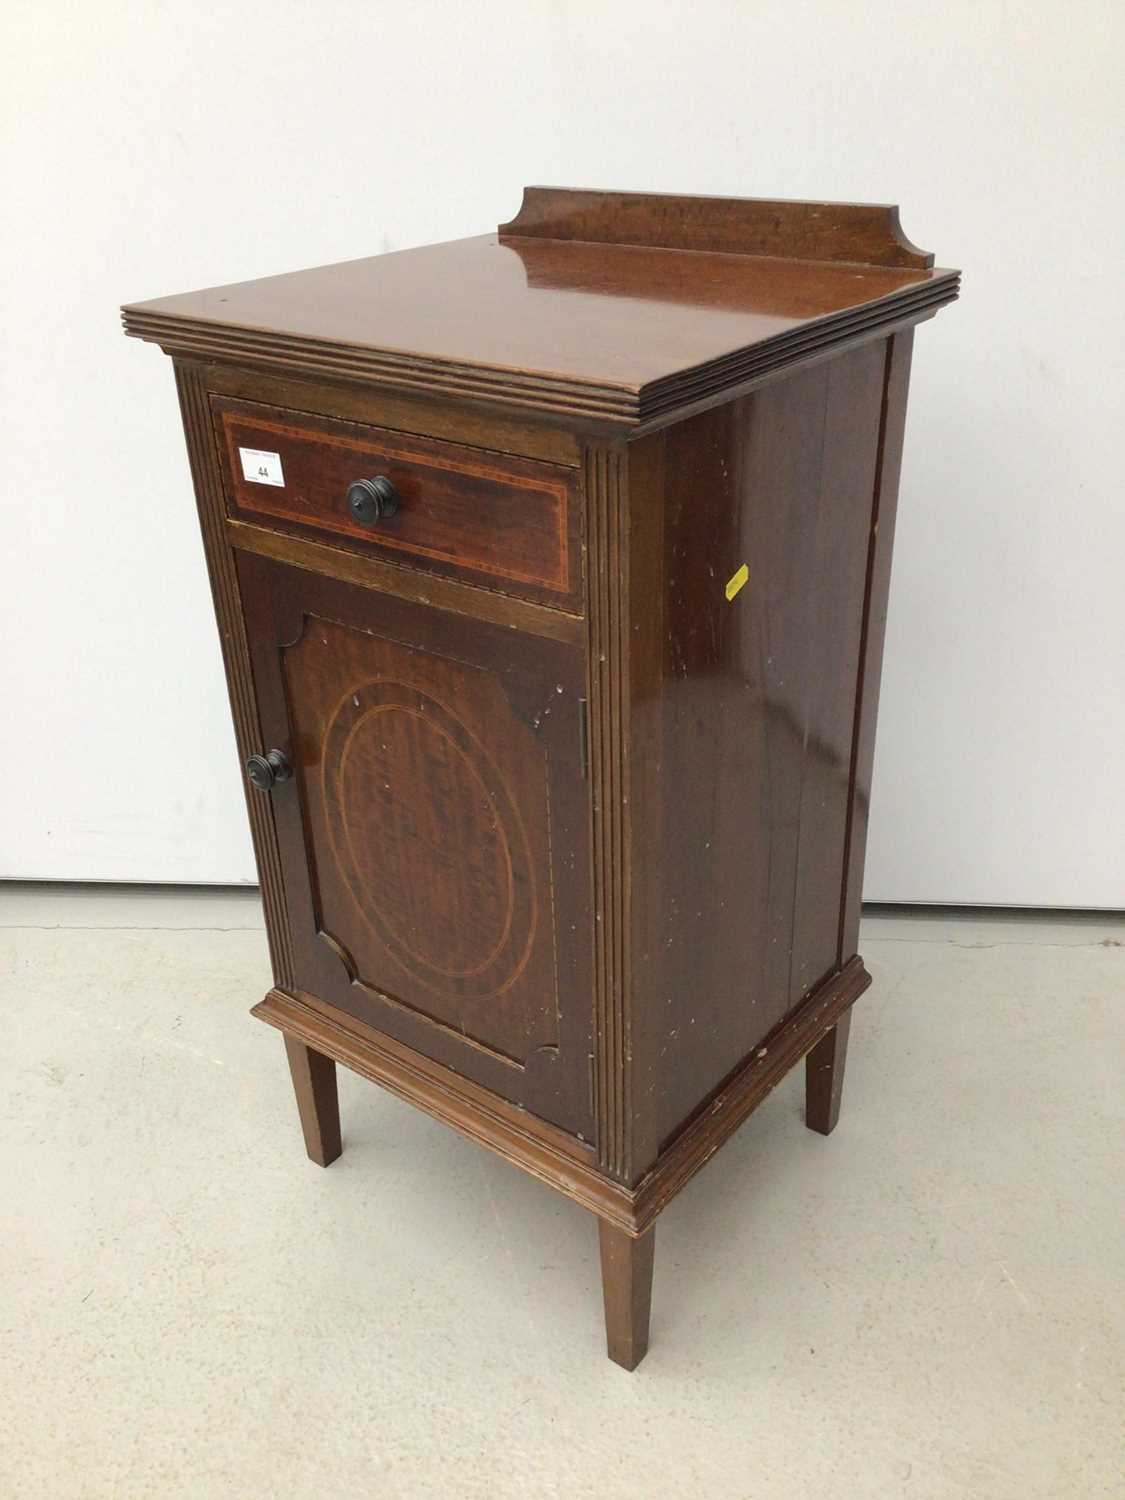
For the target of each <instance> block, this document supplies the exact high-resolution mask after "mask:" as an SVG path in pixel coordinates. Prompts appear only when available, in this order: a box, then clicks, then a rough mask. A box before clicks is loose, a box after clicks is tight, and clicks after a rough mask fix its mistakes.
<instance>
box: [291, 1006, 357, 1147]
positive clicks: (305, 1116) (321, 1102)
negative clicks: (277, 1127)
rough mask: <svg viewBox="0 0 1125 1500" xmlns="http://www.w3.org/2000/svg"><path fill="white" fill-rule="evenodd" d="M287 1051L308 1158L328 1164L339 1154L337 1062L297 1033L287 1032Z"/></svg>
mask: <svg viewBox="0 0 1125 1500" xmlns="http://www.w3.org/2000/svg"><path fill="white" fill-rule="evenodd" d="M284 1035H285V1054H286V1056H287V1057H288V1059H289V1071H290V1073H291V1074H292V1075H293V1092H294V1093H295V1094H296V1096H297V1111H298V1113H299V1114H300V1116H301V1129H302V1130H303V1131H304V1133H305V1149H306V1150H307V1151H308V1153H309V1160H310V1161H315V1162H316V1164H317V1166H320V1167H327V1166H328V1165H329V1164H330V1163H331V1162H334V1161H335V1160H336V1158H337V1157H338V1156H339V1154H340V1152H341V1150H342V1149H343V1147H342V1146H341V1144H340V1101H339V1098H338V1096H337V1093H336V1064H335V1063H334V1062H333V1061H332V1059H331V1058H330V1057H325V1056H324V1054H323V1053H321V1052H314V1051H313V1049H312V1048H311V1047H306V1046H305V1044H304V1042H301V1041H298V1040H297V1038H296V1037H295V1036H290V1035H289V1033H288V1032H286V1033H285V1034H284Z"/></svg>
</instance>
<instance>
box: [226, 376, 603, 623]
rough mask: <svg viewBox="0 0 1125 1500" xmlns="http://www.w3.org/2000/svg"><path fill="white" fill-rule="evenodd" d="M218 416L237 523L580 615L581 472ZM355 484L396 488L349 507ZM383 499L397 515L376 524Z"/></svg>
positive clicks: (328, 427) (361, 431)
mask: <svg viewBox="0 0 1125 1500" xmlns="http://www.w3.org/2000/svg"><path fill="white" fill-rule="evenodd" d="M211 408H212V413H213V418H214V424H215V431H216V436H217V439H218V447H219V458H220V463H221V466H222V472H223V485H224V489H225V491H226V502H227V512H228V514H229V515H230V516H232V517H234V518H235V519H237V520H240V521H248V522H252V523H255V524H258V525H262V526H268V527H270V528H271V529H272V530H277V531H289V532H293V533H295V534H298V535H305V536H310V535H311V536H316V537H319V538H320V539H321V540H329V541H331V542H333V543H334V544H335V545H337V546H342V547H346V548H348V549H349V550H350V551H356V552H366V553H371V554H375V555H378V556H380V557H382V558H384V559H385V560H386V561H388V562H397V563H401V564H405V565H406V566H409V567H411V568H417V569H421V570H423V571H426V572H433V573H442V574H445V575H446V576H450V577H457V578H462V579H463V580H464V581H466V582H468V583H474V584H478V585H480V586H481V587H484V588H491V589H495V590H499V591H501V592H503V593H507V594H515V595H519V596H520V597H522V598H527V599H534V600H536V601H538V602H540V603H546V604H554V605H556V606H557V607H558V608H560V609H569V610H580V609H581V600H582V563H581V547H580V540H579V537H580V520H581V515H580V502H579V498H578V489H577V475H576V472H575V471H574V470H572V469H569V468H566V467H564V466H562V465H559V464H548V463H539V462H536V461H534V460H531V459H524V458H516V457H514V456H512V455H509V454H501V453H493V452H490V451H487V450H484V449H478V448H465V447H461V446H459V445H457V444H455V443H439V442H434V441H431V440H430V439H428V438H421V437H408V436H406V435H405V434H403V433H399V432H390V431H387V430H385V429H383V428H380V427H370V426H367V425H365V424H362V423H358V422H341V421H336V420H335V419H333V418H329V417H322V416H317V415H314V414H312V413H308V412H297V411H285V410H281V409H279V408H277V407H271V406H262V405H259V404H257V403H256V402H251V401H235V400H231V399H229V398H227V397H225V396H212V397H211ZM358 480H369V481H374V480H382V481H389V485H390V487H391V488H390V489H388V487H387V485H386V484H385V483H384V484H380V485H378V486H376V490H375V494H376V499H375V501H374V503H372V502H371V501H367V502H365V501H364V497H363V495H362V492H361V493H360V494H359V496H358V498H357V496H356V493H355V492H354V491H353V503H349V496H348V491H349V488H350V487H351V486H353V485H354V484H355V483H356V481H358ZM387 495H390V496H391V507H392V508H393V507H394V506H395V505H396V504H397V509H393V513H392V514H386V513H384V514H381V515H380V514H378V512H379V510H380V508H381V507H380V504H379V497H383V496H387ZM356 512H358V515H357V513H356Z"/></svg>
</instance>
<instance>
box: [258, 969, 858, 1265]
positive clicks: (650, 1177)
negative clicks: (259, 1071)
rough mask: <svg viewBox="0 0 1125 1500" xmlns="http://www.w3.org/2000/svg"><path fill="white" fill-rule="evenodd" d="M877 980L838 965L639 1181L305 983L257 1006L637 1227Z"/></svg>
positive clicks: (645, 1225) (635, 1230)
mask: <svg viewBox="0 0 1125 1500" xmlns="http://www.w3.org/2000/svg"><path fill="white" fill-rule="evenodd" d="M870 983H871V976H870V975H869V974H868V972H867V970H866V969H865V968H864V967H863V962H862V960H861V959H860V958H859V957H855V958H853V959H852V960H851V961H850V962H849V963H848V964H846V965H845V966H844V968H843V969H841V970H839V971H838V972H836V973H835V974H831V975H829V976H828V978H827V979H825V980H824V981H822V983H821V984H820V985H818V986H817V988H816V989H815V990H814V991H813V992H812V994H811V995H810V996H809V997H808V998H807V999H806V1000H805V1001H804V1002H803V1003H802V1004H801V1005H800V1006H799V1007H798V1009H797V1010H795V1011H794V1012H793V1014H792V1015H791V1016H790V1017H789V1018H788V1019H787V1020H785V1021H783V1022H782V1023H781V1025H780V1026H778V1027H776V1028H775V1030H774V1031H773V1032H772V1033H771V1034H770V1035H769V1036H768V1037H767V1038H766V1039H765V1041H764V1042H763V1043H762V1044H761V1045H760V1046H759V1047H757V1048H756V1049H755V1051H754V1053H753V1055H752V1056H751V1057H750V1058H748V1059H747V1061H746V1062H745V1063H744V1064H743V1065H742V1067H740V1068H739V1069H738V1071H737V1072H735V1073H734V1074H733V1075H732V1076H731V1077H730V1078H729V1079H728V1080H727V1082H726V1083H725V1084H723V1085H722V1087H721V1088H720V1089H719V1090H718V1091H717V1092H716V1094H715V1095H714V1097H713V1098H712V1099H711V1100H710V1102H709V1103H708V1104H706V1105H705V1106H704V1108H703V1109H702V1110H701V1111H700V1112H699V1113H698V1114H697V1115H696V1116H695V1117H694V1119H693V1120H691V1121H690V1122H689V1123H688V1124H687V1125H686V1126H685V1127H684V1129H683V1130H682V1131H681V1132H680V1134H679V1135H677V1136H676V1138H675V1139H674V1140H673V1141H672V1142H671V1143H670V1144H669V1145H668V1146H667V1147H666V1149H665V1150H664V1151H662V1152H661V1154H660V1157H659V1159H658V1160H657V1162H656V1163H655V1165H654V1166H653V1167H652V1169H651V1170H650V1171H649V1172H647V1173H646V1174H645V1176H644V1177H643V1178H642V1179H641V1180H640V1182H638V1183H637V1184H636V1186H635V1187H633V1188H628V1187H625V1186H623V1185H622V1184H621V1183H619V1182H615V1181H614V1180H613V1179H612V1178H610V1177H607V1176H605V1175H604V1174H603V1173H602V1172H601V1171H600V1170H599V1169H598V1166H597V1153H596V1151H595V1149H594V1147H593V1146H592V1145H589V1144H587V1143H585V1142H583V1141H579V1140H576V1139H575V1138H574V1137H572V1136H569V1135H567V1134H566V1132H565V1131H561V1130H558V1129H557V1128H556V1127H554V1126H551V1125H547V1124H545V1123H544V1122H543V1121H541V1120H537V1119H535V1118H534V1117H533V1116H531V1115H529V1114H527V1113H526V1111H524V1110H521V1109H519V1108H518V1107H517V1106H516V1105H513V1104H510V1103H508V1102H507V1101H506V1100H504V1099H501V1098H499V1097H498V1096H497V1095H495V1094H492V1093H490V1092H489V1091H488V1090H487V1089H483V1088H480V1087H479V1086H478V1085H477V1084H474V1083H471V1082H469V1081H468V1080H467V1079H464V1078H461V1077H459V1076H458V1075H457V1074H456V1073H453V1072H451V1071H450V1070H449V1069H448V1068H445V1067H442V1066H441V1065H439V1064H438V1063H434V1062H431V1061H430V1060H429V1059H428V1058H425V1057H422V1056H421V1055H420V1054H418V1053H416V1052H413V1051H411V1049H410V1048H408V1047H404V1046H403V1045H402V1044H401V1043H400V1042H396V1041H394V1040H393V1039H392V1038H391V1037H388V1036H385V1035H383V1034H382V1033H378V1032H374V1031H372V1030H371V1029H370V1028H369V1027H367V1026H364V1025H363V1023H362V1022H360V1021H356V1020H353V1019H352V1018H351V1017H350V1016H347V1015H345V1014H343V1013H342V1012H341V1011H338V1010H336V1009H334V1008H333V1007H331V1006H327V1005H324V1004H322V1003H321V1002H320V1001H318V1000H316V999H315V998H314V997H313V996H311V995H306V994H304V993H303V992H300V991H287V990H280V989H273V990H270V992H269V994H267V995H266V997H265V999H263V1000H262V1001H261V1003H260V1004H258V1005H256V1006H255V1007H254V1009H253V1012H252V1014H253V1015H255V1016H257V1017H258V1018H259V1020H262V1021H265V1022H267V1024H269V1025H270V1026H275V1027H277V1029H278V1030H280V1031H282V1032H284V1033H285V1034H286V1035H287V1036H290V1037H296V1038H298V1039H299V1040H300V1041H302V1042H303V1043H304V1044H305V1045H306V1046H308V1047H311V1048H313V1049H314V1051H317V1052H320V1053H322V1054H323V1055H324V1056H326V1057H330V1058H331V1059H332V1060H333V1061H334V1062H337V1063H340V1064H341V1065H342V1066H343V1067H346V1068H350V1069H352V1071H353V1072H355V1073H359V1074H360V1075H361V1076H362V1077H364V1078H368V1079H370V1080H371V1081H372V1082H374V1083H378V1084H381V1085H382V1086H383V1087H384V1088H386V1089H388V1090H389V1091H390V1092H391V1093H392V1094H395V1095H397V1096H398V1098H400V1099H405V1100H407V1101H408V1102H409V1103H411V1104H414V1105H417V1107H418V1108H419V1109H423V1110H425V1111H426V1113H427V1114H429V1115H432V1116H433V1117H434V1118H435V1119H438V1120H441V1121H442V1122H443V1123H444V1124H446V1125H449V1126H451V1127H452V1128H453V1129H454V1130H456V1131H458V1132H459V1133H460V1134H461V1135H464V1136H467V1137H468V1138H469V1139H470V1140H474V1141H478V1142H480V1144H481V1145H484V1146H488V1147H489V1148H490V1149H491V1150H493V1151H495V1152H496V1153H497V1154H498V1155H500V1156H502V1157H504V1158H505V1159H506V1160H507V1161H510V1162H512V1163H513V1164H514V1165H515V1166H518V1167H520V1168H522V1169H523V1171H525V1172H529V1173H530V1174H531V1175H532V1176H533V1177H537V1178H538V1179H539V1181H540V1182H544V1183H546V1184H547V1186H548V1187H552V1188H554V1189H555V1190H556V1191H558V1192H561V1193H565V1194H566V1196H567V1197H568V1198H572V1199H574V1201H575V1202H576V1203H579V1204H581V1206H582V1207H583V1208H587V1209H589V1210H590V1212H591V1213H594V1214H596V1215H597V1216H598V1217H599V1218H600V1219H604V1220H605V1221H607V1222H608V1223H610V1224H613V1225H615V1226H616V1227H617V1228H618V1229H623V1230H625V1231H626V1233H628V1234H630V1235H633V1236H639V1235H642V1234H644V1233H645V1232H646V1230H648V1229H649V1228H650V1227H651V1225H652V1224H653V1222H654V1221H655V1219H656V1217H657V1215H658V1214H660V1213H661V1211H662V1210H663V1209H664V1208H666V1207H667V1205H668V1204H669V1203H670V1202H671V1200H672V1199H673V1198H674V1197H675V1196H676V1194H677V1193H678V1192H679V1191H680V1190H681V1189H682V1188H683V1187H685V1186H686V1185H687V1183H688V1182H690V1180H691V1179H692V1177H694V1176H695V1174H696V1172H698V1171H699V1170H700V1168H701V1167H703V1166H704V1165H705V1164H706V1163H707V1162H708V1161H709V1160H710V1159H711V1157H712V1156H714V1154H715V1152H716V1151H718V1149H719V1148H720V1146H722V1145H723V1144H724V1142H726V1141H727V1140H729V1139H730V1137H731V1136H732V1135H733V1134H734V1132H735V1131H736V1130H737V1129H738V1127H739V1126H740V1125H741V1124H742V1123H743V1121H744V1120H745V1119H746V1118H747V1116H748V1115H750V1114H751V1113H752V1112H753V1111H754V1110H755V1109H756V1108H757V1106H758V1105H759V1104H760V1103H761V1102H762V1100H763V1099H765V1098H766V1096H767V1095H768V1094H770V1093H771V1092H772V1091H773V1089H774V1088H776V1087H777V1085H778V1084H779V1083H780V1082H781V1080H782V1079H783V1078H784V1077H785V1075H786V1074H787V1073H788V1072H789V1070H790V1069H791V1068H793V1067H795V1066H796V1065H797V1063H799V1062H800V1061H801V1059H802V1058H803V1057H804V1056H805V1054H806V1053H807V1052H808V1051H809V1050H810V1049H811V1048H812V1047H813V1046H815V1045H816V1043H817V1042H818V1041H819V1040H820V1038H821V1037H822V1036H824V1035H825V1033H826V1032H828V1031H830V1030H831V1028H832V1027H833V1026H834V1025H835V1023H836V1021H837V1020H838V1018H839V1017H840V1016H841V1015H842V1014H843V1013H844V1012H845V1011H846V1010H848V1009H849V1008H850V1007H851V1005H852V1004H853V1003H854V1002H855V1001H856V1000H857V999H858V998H859V996H860V995H861V994H862V993H863V992H864V990H865V989H867V987H868V985H869V984H870Z"/></svg>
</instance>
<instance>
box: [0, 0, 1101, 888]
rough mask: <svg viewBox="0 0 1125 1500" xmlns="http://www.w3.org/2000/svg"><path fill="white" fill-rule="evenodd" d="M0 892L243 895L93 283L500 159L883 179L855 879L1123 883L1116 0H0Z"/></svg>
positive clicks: (224, 267) (143, 356)
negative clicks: (869, 607) (46, 882)
mask: <svg viewBox="0 0 1125 1500" xmlns="http://www.w3.org/2000/svg"><path fill="white" fill-rule="evenodd" d="M2 24H3V26H4V29H5V33H6V35H5V37H4V38H3V39H0V41H2V45H0V57H2V62H0V69H2V71H3V76H2V77H0V92H2V95H3V103H2V106H0V107H2V108H3V111H4V115H5V120H4V137H5V144H4V152H5V157H4V182H3V209H4V214H5V218H6V220H7V226H6V228H5V230H4V233H3V236H2V251H0V253H2V254H3V257H4V265H3V291H2V295H3V299H4V301H3V307H2V309H0V312H2V318H3V323H2V333H3V338H4V348H3V389H2V393H0V394H2V402H0V410H2V413H3V463H2V465H0V475H2V479H3V492H2V498H3V506H4V517H5V520H4V538H5V544H4V548H3V552H2V556H0V567H2V570H3V573H2V578H0V595H2V608H3V612H4V621H3V641H4V662H3V681H2V682H0V693H2V698H0V702H2V704H3V711H4V730H3V737H2V740H0V743H2V745H3V755H4V765H3V774H2V776H0V796H2V797H3V805H2V806H0V861H2V863H0V874H4V875H12V876H28V877H42V878H75V879H132V880H139V879H144V880H182V881H244V880H250V879H252V878H253V864H252V859H251V854H250V848H249V840H248V837H247V834H246V830H245V815H244V810H243V806H242V796H241V790H240V787H239V780H238V769H237V766H236V763H235V760H234V755H233V748H232V735H231V732H230V729H229V728H228V724H227V711H226V702H225V697H224V690H223V686H222V676H221V670H220V662H219V652H218V648H217V644H216V639H215V632H214V627H213V623H212V619H211V614H210V604H209V600H208V597H207V590H206V581H205V576H204V569H203V563H202V558H201V553H200V548H199V544H198V541H197V537H196V523H195V517H194V513H193V508H192V503H191V496H190V492H189V485H188V476H187V466H186V462H185V458H184V452H183V444H182V440H181V437H180V433H179V427H178V418H177V412H176V404H175V399H174V392H173V384H172V372H171V367H170V365H169V363H168V362H167V361H166V360H165V359H164V358H163V356H162V355H160V354H159V353H158V351H156V350H155V349H153V348H151V347H148V346H142V345H140V344H137V343H134V342H132V341H128V342H127V341H126V340H125V339H124V338H122V337H121V335H120V332H119V329H118V322H117V307H118V304H119V303H120V302H122V301H124V300H136V299H141V298H145V297H149V296H156V295H160V294H162V293H166V292H176V291H183V290H187V289H189V288H192V287H197V286H206V285H208V284H212V283H215V282H219V281H233V280H238V279H242V278H247V277H253V276H261V275H267V274H270V273H272V272H276V271H283V270H288V269H292V268H294V267H297V266H302V265H310V264H316V263H318V262H324V261H332V260H338V259H344V258H347V257H352V256H358V255H364V254H369V253H373V252H375V251H379V250H386V249H389V248H396V249H397V248H402V247H404V246H408V245H414V244H420V243H424V242H425V241H427V240H434V239H442V238H449V237H453V236H456V235H460V234H470V233H479V232H481V231H483V230H487V229H490V228H492V227H494V226H495V224H496V223H497V222H498V221H499V220H501V219H504V218H507V217H509V216H510V215H511V214H512V213H513V212H514V211H515V209H516V207H517V206H518V204H519V199H520V190H521V188H522V186H523V184H524V183H525V182H547V183H563V184H569V185H578V186H589V187H598V186H605V187H624V188H641V189H644V188H647V189H654V190H668V191H686V192H703V193H707V192H711V193H731V194H746V195H757V196H779V197H809V198H816V197H828V198H838V199H857V200H869V201H876V202H886V201H891V202H894V201H899V202H901V203H902V206H903V222H904V225H905V228H906V231H907V233H908V234H909V235H910V236H912V237H913V238H914V239H915V240H916V241H917V242H918V243H920V244H922V245H924V246H926V247H927V248H933V249H934V250H936V252H937V254H938V261H939V264H945V265H959V266H961V267H962V268H963V269H964V272H965V287H964V296H963V299H962V301H961V302H960V303H958V304H956V305H955V306H954V307H952V308H951V309H948V310H947V311H945V312H943V313H942V314H941V316H940V317H939V318H938V319H937V320H936V321H935V322H933V323H930V324H926V325H924V326H923V327H922V328H921V329H920V330H919V333H918V338H917V341H916V351H915V377H914V385H913V392H912V407H911V418H910V422H909V427H908V436H907V453H906V462H905V470H904V473H903V481H902V504H901V511H900V515H901V520H900V530H899V542H898V548H897V557H896V572H895V577H894V584H893V592H892V608H891V617H890V625H889V638H888V645H887V660H886V675H885V685H884V691H883V706H882V715H881V720H880V728H879V741H878V752H877V764H876V794H875V804H874V810H873V827H872V832H871V843H870V859H869V876H868V882H867V891H866V894H867V896H868V898H869V899H875V900H895V901H949V902H995V903H1008V902H1010V903H1026V904H1032V905H1034V904H1042V905H1074V906H1084V905H1090V906H1095V905H1122V904H1125V830H1123V825H1122V812H1121V808H1122V803H1123V801H1125V797H1123V795H1122V794H1123V792H1125V787H1123V785H1122V781H1123V777H1122V755H1123V746H1125V693H1123V691H1122V688H1123V685H1125V662H1123V656H1122V642H1123V637H1125V601H1123V593H1125V590H1123V587H1122V564H1123V559H1125V523H1123V512H1125V507H1123V505H1122V482H1121V465H1120V441H1121V438H1120V434H1121V426H1122V419H1121V413H1122V408H1123V404H1125V390H1123V381H1122V353H1121V351H1122V347H1123V344H1125V329H1123V327H1122V292H1121V282H1122V275H1121V267H1122V248H1123V244H1122V241H1123V232H1122V231H1123V225H1122V208H1121V196H1120V188H1121V172H1122V166H1123V156H1122V150H1121V147H1122V128H1121V120H1122V115H1121V108H1120V100H1119V97H1118V94H1117V89H1118V86H1119V83H1120V77H1121V69H1122V42H1123V40H1125V7H1122V6H1121V5H1120V3H1119V0H1110V3H1106V4H1095V3H1066V0H1055V3H1046V0H1038V3H1031V4H1024V5H1014V4H1000V3H990V0H972V3H965V0H960V3H957V0H955V3H945V4H942V5H940V6H938V5H934V6H925V5H922V6H910V7H906V6H902V5H899V4H886V5H873V4H861V3H857V0H836V3H822V4H804V5H802V4H799V3H795V0H780V3H770V4H755V3H751V0H735V3H730V4H728V3H710V4H709V3H705V0H704V3H700V0H695V3H692V4H688V3H682V0H676V3H659V0H644V3H641V0H637V3H619V4H613V3H610V0H556V3H535V0H493V3H491V4H489V3H487V0H484V3H479V0H478V3H477V4H465V3H451V4H426V3H417V0H413V3H409V4H407V3H400V4H394V5H389V4H377V3H363V4H359V3H355V4H353V3H342V0H336V3H332V0H327V3H323V4H320V5H310V4H307V3H294V0H266V3H232V4H223V5H216V6H206V5H203V6H185V5H183V4H181V3H177V4H165V3H160V0H145V3H140V4H135V5H130V4H124V3H120V0H104V3H98V4H73V5H63V4H59V3H57V0H54V3H52V0H34V3H30V4H28V3H22V0H21V3H13V0H8V4H7V5H6V7H5V8H4V20H3V23H2Z"/></svg>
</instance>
